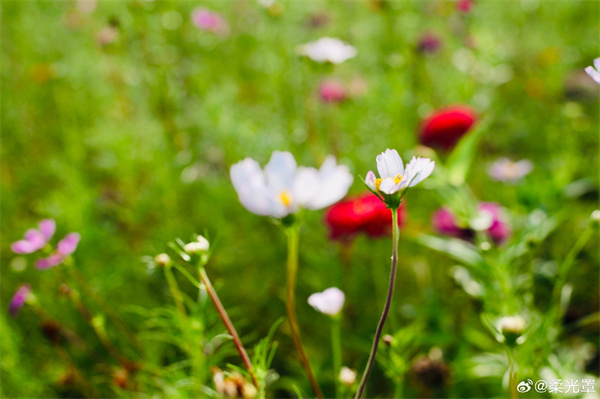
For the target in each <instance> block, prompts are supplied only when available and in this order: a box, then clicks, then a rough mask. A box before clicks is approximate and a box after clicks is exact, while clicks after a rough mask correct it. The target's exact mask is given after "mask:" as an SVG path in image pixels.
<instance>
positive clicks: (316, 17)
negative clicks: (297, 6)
mask: <svg viewBox="0 0 600 399" xmlns="http://www.w3.org/2000/svg"><path fill="white" fill-rule="evenodd" d="M328 23H329V15H328V14H326V13H324V12H322V13H316V14H312V15H310V16H309V18H308V25H309V26H310V27H311V28H313V29H314V28H320V27H322V26H325V25H327V24H328Z"/></svg>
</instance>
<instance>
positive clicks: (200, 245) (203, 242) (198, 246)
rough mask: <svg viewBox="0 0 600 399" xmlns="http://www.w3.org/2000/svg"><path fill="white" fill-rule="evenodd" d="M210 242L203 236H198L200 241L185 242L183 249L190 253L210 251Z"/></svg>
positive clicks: (196, 253)
mask: <svg viewBox="0 0 600 399" xmlns="http://www.w3.org/2000/svg"><path fill="white" fill-rule="evenodd" d="M209 247H210V243H209V242H208V240H207V239H206V238H204V237H203V236H198V241H194V242H190V243H187V244H185V246H184V247H183V249H184V250H185V252H187V253H188V254H190V255H199V254H202V253H204V252H208V248H209Z"/></svg>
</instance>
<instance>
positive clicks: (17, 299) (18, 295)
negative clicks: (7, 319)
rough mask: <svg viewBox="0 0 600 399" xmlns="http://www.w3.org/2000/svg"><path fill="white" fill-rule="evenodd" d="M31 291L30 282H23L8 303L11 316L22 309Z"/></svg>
mask: <svg viewBox="0 0 600 399" xmlns="http://www.w3.org/2000/svg"><path fill="white" fill-rule="evenodd" d="M30 293H31V287H30V286H29V284H23V285H21V286H20V287H19V288H18V289H17V292H15V294H14V295H13V297H12V299H11V300H10V304H9V305H8V313H10V315H11V316H13V317H14V316H16V315H17V314H18V313H19V310H21V308H22V307H23V305H24V304H25V301H26V300H27V297H28V296H29V294H30Z"/></svg>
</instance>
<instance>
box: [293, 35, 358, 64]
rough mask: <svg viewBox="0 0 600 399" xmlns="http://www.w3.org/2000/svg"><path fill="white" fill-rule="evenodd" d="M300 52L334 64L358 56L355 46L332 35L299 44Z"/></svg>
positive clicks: (318, 60) (312, 58)
mask: <svg viewBox="0 0 600 399" xmlns="http://www.w3.org/2000/svg"><path fill="white" fill-rule="evenodd" d="M298 52H299V53H300V54H301V55H305V56H307V57H308V58H310V59H311V60H313V61H316V62H321V63H322V62H331V63H332V64H341V63H342V62H344V61H346V60H349V59H350V58H354V57H356V54H357V51H356V49H355V48H354V47H353V46H351V45H349V44H347V43H344V42H343V41H341V40H340V39H335V38H331V37H322V38H320V39H319V40H317V41H316V42H312V43H307V44H304V45H302V46H299V48H298Z"/></svg>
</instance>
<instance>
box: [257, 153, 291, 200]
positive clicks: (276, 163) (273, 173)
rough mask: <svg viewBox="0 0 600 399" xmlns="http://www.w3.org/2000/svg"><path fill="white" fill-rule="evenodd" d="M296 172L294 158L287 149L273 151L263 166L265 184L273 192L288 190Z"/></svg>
mask: <svg viewBox="0 0 600 399" xmlns="http://www.w3.org/2000/svg"><path fill="white" fill-rule="evenodd" d="M295 174H296V160H295V159H294V156H293V155H292V154H290V153H289V152H287V151H274V152H273V155H271V159H270V160H269V163H268V164H267V165H266V166H265V176H266V179H267V186H268V187H269V188H271V189H272V190H273V191H274V192H276V193H279V192H282V191H284V190H288V191H290V189H291V187H292V184H293V182H294V175H295Z"/></svg>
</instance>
